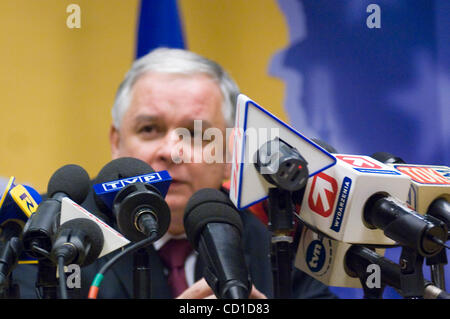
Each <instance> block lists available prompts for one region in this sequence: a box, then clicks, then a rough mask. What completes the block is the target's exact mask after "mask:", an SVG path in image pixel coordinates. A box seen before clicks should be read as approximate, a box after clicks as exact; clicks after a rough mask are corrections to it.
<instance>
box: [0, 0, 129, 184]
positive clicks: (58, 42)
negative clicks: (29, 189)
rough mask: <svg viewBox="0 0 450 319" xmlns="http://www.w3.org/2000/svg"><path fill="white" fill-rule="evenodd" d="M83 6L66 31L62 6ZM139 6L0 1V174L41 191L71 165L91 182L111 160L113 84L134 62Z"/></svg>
mask: <svg viewBox="0 0 450 319" xmlns="http://www.w3.org/2000/svg"><path fill="white" fill-rule="evenodd" d="M70 3H77V4H78V5H79V6H80V7H81V29H69V28H68V27H67V25H66V19H67V17H68V16H69V13H66V7H67V6H68V5H69V4H70ZM137 4H138V2H137V0H126V1H123V0H76V1H75V0H73V1H64V0H39V1H37V0H2V1H1V2H0V30H1V31H0V32H1V33H0V34H1V38H0V43H1V50H0V70H1V71H0V97H1V98H0V101H1V103H2V105H1V107H0V132H1V134H0V145H1V153H0V154H1V155H0V175H1V176H5V177H9V176H16V181H17V182H18V183H30V184H31V185H32V186H33V187H34V188H36V189H38V190H39V191H45V190H46V188H47V183H48V180H49V178H50V176H51V175H52V174H53V172H54V171H55V170H56V169H58V168H59V167H61V166H62V165H65V164H69V163H75V164H79V165H81V166H82V167H84V168H85V169H86V170H87V171H88V172H89V174H90V175H91V176H92V177H93V176H95V175H96V174H97V173H98V171H99V170H100V169H101V167H103V165H104V164H106V163H107V162H108V161H109V160H110V151H109V146H108V142H107V133H108V127H109V123H110V121H111V120H110V118H111V116H110V108H111V105H112V102H113V98H114V93H115V90H116V88H117V85H118V83H119V82H120V81H121V79H122V78H123V75H124V73H125V71H126V70H127V68H128V67H129V65H130V63H131V61H132V60H133V57H134V43H135V41H134V37H135V33H136V32H135V29H136V12H137Z"/></svg>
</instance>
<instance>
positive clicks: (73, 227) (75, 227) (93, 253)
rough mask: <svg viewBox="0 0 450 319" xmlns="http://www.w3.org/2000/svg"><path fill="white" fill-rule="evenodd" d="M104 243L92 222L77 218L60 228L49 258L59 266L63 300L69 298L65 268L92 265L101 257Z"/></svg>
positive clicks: (100, 233) (97, 227) (98, 229)
mask: <svg viewBox="0 0 450 319" xmlns="http://www.w3.org/2000/svg"><path fill="white" fill-rule="evenodd" d="M103 242H104V238H103V234H102V231H101V229H100V227H99V226H98V225H97V224H96V223H95V222H94V221H92V220H89V219H86V218H76V219H72V220H69V221H68V222H65V223H63V224H62V225H61V226H60V228H59V230H58V233H57V234H56V239H55V240H54V242H53V248H52V251H51V252H50V256H49V258H50V260H51V261H52V262H53V263H54V264H56V265H58V274H59V289H60V297H61V298H62V299H67V298H68V293H67V288H66V280H65V277H66V276H65V272H64V266H65V265H69V264H72V263H75V264H78V265H80V266H86V265H90V264H91V263H93V262H94V260H95V259H96V258H97V257H98V256H99V255H100V251H101V250H102V248H103Z"/></svg>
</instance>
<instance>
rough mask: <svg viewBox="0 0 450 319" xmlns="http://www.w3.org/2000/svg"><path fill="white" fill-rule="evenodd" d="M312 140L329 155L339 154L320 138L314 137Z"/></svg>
mask: <svg viewBox="0 0 450 319" xmlns="http://www.w3.org/2000/svg"><path fill="white" fill-rule="evenodd" d="M311 140H312V141H313V142H314V143H316V144H317V145H319V146H320V147H322V148H323V149H324V150H326V151H327V152H329V153H337V152H338V151H337V150H336V149H335V148H334V147H333V146H331V145H330V144H328V143H326V142H324V141H322V140H320V139H318V138H315V137H314V138H312V139H311Z"/></svg>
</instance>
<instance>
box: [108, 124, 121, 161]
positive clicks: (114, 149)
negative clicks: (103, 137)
mask: <svg viewBox="0 0 450 319" xmlns="http://www.w3.org/2000/svg"><path fill="white" fill-rule="evenodd" d="M109 144H110V147H111V155H112V156H111V157H112V158H113V159H116V158H118V157H119V144H120V132H119V130H118V129H117V128H116V127H115V126H114V125H113V124H111V127H110V129H109Z"/></svg>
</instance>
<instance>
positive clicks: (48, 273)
mask: <svg viewBox="0 0 450 319" xmlns="http://www.w3.org/2000/svg"><path fill="white" fill-rule="evenodd" d="M57 287H58V279H57V278H56V266H55V265H54V264H53V263H52V262H51V261H50V260H49V259H41V260H39V264H38V278H37V282H36V288H37V289H38V290H39V288H42V296H41V299H56V298H57Z"/></svg>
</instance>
